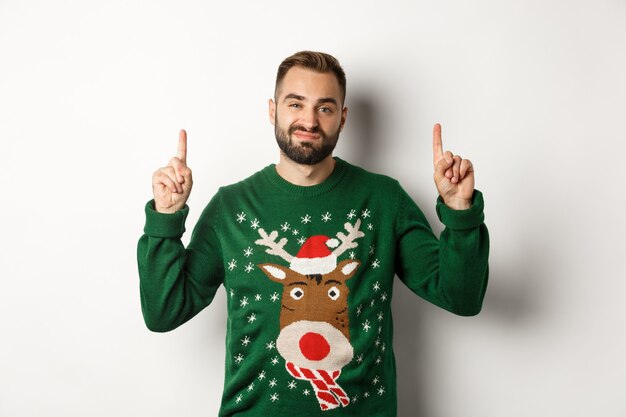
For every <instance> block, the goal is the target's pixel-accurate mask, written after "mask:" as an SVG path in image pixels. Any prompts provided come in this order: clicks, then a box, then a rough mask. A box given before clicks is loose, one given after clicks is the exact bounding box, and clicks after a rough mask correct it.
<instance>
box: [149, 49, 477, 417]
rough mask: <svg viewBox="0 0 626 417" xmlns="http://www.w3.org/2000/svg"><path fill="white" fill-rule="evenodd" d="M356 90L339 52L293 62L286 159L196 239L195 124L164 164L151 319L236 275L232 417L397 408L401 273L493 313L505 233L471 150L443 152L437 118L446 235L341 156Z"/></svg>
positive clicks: (222, 204) (188, 307) (236, 194)
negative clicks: (477, 185) (498, 252)
mask: <svg viewBox="0 0 626 417" xmlns="http://www.w3.org/2000/svg"><path fill="white" fill-rule="evenodd" d="M345 93H346V82H345V75H344V72H343V70H342V69H341V66H340V65H339V63H338V62H337V60H336V59H335V58H333V57H332V56H330V55H327V54H323V53H318V52H311V51H304V52H299V53H296V54H294V55H293V56H291V57H288V58H287V59H285V60H284V61H283V63H282V64H281V65H280V67H279V70H278V75H277V79H276V89H275V95H274V99H273V100H269V117H270V122H271V123H272V124H273V125H274V127H275V134H276V141H277V142H278V145H279V147H280V161H279V163H278V164H277V165H273V164H272V165H269V166H267V167H266V168H264V169H263V170H261V171H259V172H257V173H255V174H254V175H252V176H250V177H249V178H247V179H245V180H243V181H241V182H239V183H236V184H233V185H229V186H226V187H222V188H220V190H219V191H218V193H217V194H216V195H215V196H214V197H213V199H212V200H211V202H210V203H209V204H208V205H207V207H206V208H205V209H204V211H203V212H202V215H201V216H200V219H199V220H198V223H197V225H196V227H195V228H194V231H193V234H192V237H191V240H190V243H189V245H188V247H187V248H184V246H183V245H182V243H181V241H180V238H181V236H182V234H183V232H184V222H185V218H186V216H187V213H188V210H189V209H188V207H187V206H186V205H185V202H186V201H187V198H188V197H189V193H190V192H191V187H192V175H191V170H190V169H189V168H188V167H187V164H186V156H187V137H186V133H185V131H184V130H181V132H180V138H179V147H178V155H177V157H175V158H172V159H171V160H170V162H169V164H168V165H167V166H166V167H164V168H161V169H159V170H157V171H156V172H155V173H154V176H153V190H154V200H153V201H150V202H149V203H148V204H147V205H146V208H145V211H146V217H147V218H146V225H145V228H144V235H143V236H142V237H141V239H140V241H139V246H138V262H139V273H140V286H141V302H142V310H143V314H144V318H145V321H146V324H147V326H148V327H149V328H150V329H151V330H153V331H169V330H172V329H174V328H176V327H177V326H179V325H181V324H183V323H185V322H186V321H187V320H189V319H191V318H192V317H193V316H194V315H196V314H197V313H198V312H200V311H201V310H202V309H203V308H204V307H206V306H207V305H208V304H209V303H210V302H211V301H212V299H213V297H214V295H215V293H216V291H217V289H218V287H219V286H220V285H224V287H225V289H226V294H227V306H228V331H227V340H226V342H227V348H226V378H225V385H224V391H223V397H222V404H221V407H220V413H219V415H220V416H235V415H236V416H268V415H272V416H277V417H278V416H314V415H333V414H336V415H341V416H361V417H362V416H380V417H383V416H384V417H389V416H395V415H396V381H395V379H396V375H395V363H394V355H393V349H392V321H391V295H392V284H393V279H394V275H395V274H397V275H398V277H399V278H400V280H402V281H403V282H404V283H405V284H406V285H407V286H408V287H409V288H410V289H411V290H412V291H413V292H415V293H416V294H418V295H420V296H421V297H423V298H425V299H426V300H428V301H430V302H432V303H434V304H436V305H438V306H440V307H442V308H444V309H446V310H449V311H451V312H453V313H455V314H459V315H468V316H469V315H475V314H477V313H478V312H479V311H480V309H481V305H482V300H483V297H484V294H485V290H486V285H487V276H488V266H487V258H488V251H489V237H488V232H487V229H486V227H485V225H484V223H483V219H484V216H483V199H482V195H481V193H480V192H479V191H477V190H474V170H473V167H472V164H471V162H470V161H469V160H467V159H462V158H461V157H460V156H458V155H454V154H452V153H451V152H449V151H448V152H443V148H442V141H441V126H440V125H438V124H436V125H435V127H434V130H433V154H434V170H435V173H434V179H435V184H436V187H437V190H438V191H439V197H438V201H437V213H438V216H439V219H440V220H441V221H442V222H443V223H444V225H445V226H446V228H445V230H444V231H443V232H442V233H441V236H440V240H438V239H437V238H436V237H435V236H434V234H433V232H432V231H431V228H430V226H429V225H428V222H427V221H426V219H425V217H424V215H423V214H422V212H421V211H420V210H419V208H418V207H417V206H416V205H415V203H414V202H413V201H412V200H411V198H410V197H409V196H408V195H407V194H406V192H404V190H403V189H402V188H401V187H400V185H399V184H398V182H397V181H395V180H393V179H391V178H389V177H386V176H382V175H377V174H372V173H369V172H367V171H365V170H362V169H361V168H358V167H355V166H353V165H351V164H349V163H348V162H346V161H344V160H342V159H339V158H336V157H333V156H332V151H333V149H334V147H335V144H336V143H337V140H338V138H339V133H340V132H341V130H342V129H343V127H344V125H345V122H346V117H347V114H348V109H347V108H346V107H345V104H344V103H345Z"/></svg>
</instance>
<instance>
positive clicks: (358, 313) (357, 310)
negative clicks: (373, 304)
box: [356, 304, 363, 316]
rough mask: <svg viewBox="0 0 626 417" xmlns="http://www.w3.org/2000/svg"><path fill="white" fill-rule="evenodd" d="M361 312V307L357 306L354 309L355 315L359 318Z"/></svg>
mask: <svg viewBox="0 0 626 417" xmlns="http://www.w3.org/2000/svg"><path fill="white" fill-rule="evenodd" d="M362 310H363V305H362V304H359V306H358V307H357V308H356V315H357V316H360V315H361V311H362Z"/></svg>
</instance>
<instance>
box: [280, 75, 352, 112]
mask: <svg viewBox="0 0 626 417" xmlns="http://www.w3.org/2000/svg"><path fill="white" fill-rule="evenodd" d="M277 93H278V94H277V96H278V99H279V100H280V99H281V98H283V97H285V96H286V95H287V94H296V95H299V96H303V97H305V98H306V99H309V100H317V99H318V98H326V97H332V98H335V99H336V100H337V102H338V103H339V102H340V101H341V87H340V86H339V81H337V77H336V76H335V74H334V73H332V72H324V73H320V72H316V71H312V70H309V69H306V68H302V67H293V68H290V69H289V71H287V74H285V78H283V80H282V81H281V83H280V85H279V86H278V91H277Z"/></svg>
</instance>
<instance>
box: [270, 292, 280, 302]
mask: <svg viewBox="0 0 626 417" xmlns="http://www.w3.org/2000/svg"><path fill="white" fill-rule="evenodd" d="M279 298H280V295H278V293H277V292H275V293H274V294H272V295H271V297H270V300H272V303H274V302H276V301H278V299H279Z"/></svg>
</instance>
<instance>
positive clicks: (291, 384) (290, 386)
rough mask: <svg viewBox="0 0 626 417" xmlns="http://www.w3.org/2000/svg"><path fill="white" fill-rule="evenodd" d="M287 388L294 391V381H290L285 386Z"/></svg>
mask: <svg viewBox="0 0 626 417" xmlns="http://www.w3.org/2000/svg"><path fill="white" fill-rule="evenodd" d="M287 386H288V387H289V389H295V388H296V381H293V380H292V381H291V382H290V383H289V384H287Z"/></svg>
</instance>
